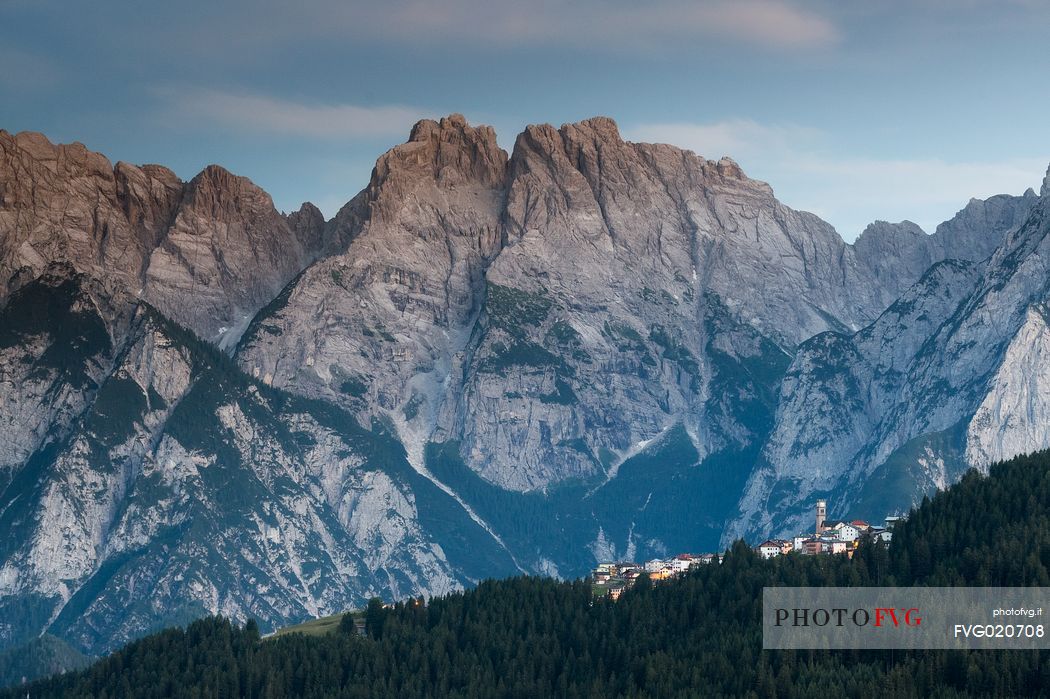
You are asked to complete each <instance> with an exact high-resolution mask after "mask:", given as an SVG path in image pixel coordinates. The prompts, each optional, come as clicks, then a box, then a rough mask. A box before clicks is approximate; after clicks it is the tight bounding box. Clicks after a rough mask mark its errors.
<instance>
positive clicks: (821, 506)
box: [817, 500, 828, 534]
mask: <svg viewBox="0 0 1050 699" xmlns="http://www.w3.org/2000/svg"><path fill="white" fill-rule="evenodd" d="M827 514H828V502H827V500H817V534H820V530H821V529H823V528H824V518H825V517H827Z"/></svg>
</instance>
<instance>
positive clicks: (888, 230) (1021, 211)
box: [853, 189, 1038, 298]
mask: <svg viewBox="0 0 1050 699" xmlns="http://www.w3.org/2000/svg"><path fill="white" fill-rule="evenodd" d="M1037 201H1038V197H1037V196H1036V195H1035V192H1034V191H1032V190H1031V189H1029V190H1028V191H1027V192H1025V193H1024V194H1023V195H1021V196H1011V195H1009V194H1000V195H997V196H994V197H990V198H988V199H971V200H970V201H969V203H968V204H967V205H966V206H965V207H963V209H962V210H961V211H959V213H957V214H956V215H955V216H953V217H952V218H951V219H949V220H948V221H945V222H944V223H942V224H940V225H939V226H937V230H936V232H934V233H933V234H932V235H927V234H926V233H925V232H923V230H922V229H921V228H919V226H917V225H915V224H914V223H912V222H911V221H901V222H900V223H887V222H886V221H876V222H874V223H872V224H871V225H869V226H868V227H867V228H865V229H864V232H863V233H861V235H860V237H858V238H857V240H856V242H855V243H854V244H853V248H854V250H855V251H856V254H857V259H858V260H859V261H860V263H861V264H862V265H864V266H865V267H867V268H868V269H869V270H871V272H872V273H873V274H874V275H875V278H876V279H877V280H878V283H879V285H880V286H881V287H882V288H883V290H884V292H885V293H888V294H891V295H892V297H893V298H896V297H897V296H899V295H900V294H902V293H904V291H905V290H906V289H907V288H908V287H909V286H910V285H911V284H913V283H914V282H915V281H917V280H918V279H919V277H921V276H922V274H923V273H924V272H925V271H926V270H927V269H929V267H930V265H933V264H936V263H937V262H940V261H941V260H947V259H955V260H966V261H970V262H980V261H982V260H986V259H988V257H990V256H991V254H992V253H993V252H995V250H996V248H998V247H999V245H1000V243H1002V242H1003V238H1004V237H1005V236H1006V234H1007V233H1008V232H1009V231H1011V230H1012V229H1014V228H1017V227H1018V226H1020V225H1021V224H1022V223H1024V221H1025V219H1027V218H1028V214H1029V212H1030V211H1031V209H1032V207H1033V206H1035V203H1036V202H1037Z"/></svg>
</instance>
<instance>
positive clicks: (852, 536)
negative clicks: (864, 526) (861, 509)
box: [833, 522, 860, 542]
mask: <svg viewBox="0 0 1050 699" xmlns="http://www.w3.org/2000/svg"><path fill="white" fill-rule="evenodd" d="M833 531H834V532H835V538H836V539H841V540H842V541H851V542H852V541H856V540H857V539H859V538H860V529H858V528H857V527H856V526H854V525H852V524H849V523H847V522H839V523H838V524H837V525H836V526H835V529H834V530H833Z"/></svg>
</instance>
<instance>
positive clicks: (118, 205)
mask: <svg viewBox="0 0 1050 699" xmlns="http://www.w3.org/2000/svg"><path fill="white" fill-rule="evenodd" d="M319 219H320V212H318V211H317V210H316V209H315V208H313V207H307V206H304V208H303V209H302V210H300V211H299V212H297V213H296V214H293V215H292V216H290V217H288V219H286V218H285V217H283V216H281V214H279V213H278V212H277V211H276V210H275V209H274V207H273V202H272V201H271V200H270V197H269V195H267V194H266V193H265V192H263V191H262V190H261V189H259V188H258V187H256V186H255V185H253V184H252V183H251V182H249V181H248V180H247V179H245V178H242V177H235V176H234V175H231V174H230V173H229V172H227V171H225V170H223V169H222V168H220V167H218V166H211V167H209V168H207V169H206V170H205V171H204V172H202V173H201V174H200V175H198V176H197V177H196V178H194V179H193V180H192V181H190V182H188V183H185V184H184V183H183V182H181V181H180V180H179V179H178V178H177V177H176V176H175V174H174V173H173V172H171V171H170V170H168V169H167V168H163V167H160V166H158V165H145V166H142V167H137V166H135V165H129V164H128V163H117V165H116V166H113V165H112V164H111V163H110V162H109V160H107V159H106V158H105V157H104V156H102V155H100V154H98V153H93V152H91V151H89V150H88V149H87V148H85V147H84V146H83V145H81V144H79V143H74V144H72V145H53V144H52V143H50V142H49V141H48V140H47V139H46V138H45V137H44V136H42V135H41V134H35V133H20V134H17V135H14V136H12V135H10V134H8V133H7V132H4V131H0V303H3V302H5V301H6V299H7V298H8V297H9V296H10V294H11V293H12V292H13V291H14V290H15V289H17V288H18V286H20V285H21V284H23V283H25V282H26V281H28V280H30V279H35V278H36V277H37V276H39V275H40V274H41V273H42V272H43V270H44V269H45V268H46V267H47V266H48V265H49V264H50V263H52V262H65V263H68V264H71V265H73V266H74V267H75V268H76V269H77V270H78V271H80V272H83V273H86V274H89V275H91V276H92V277H94V278H95V279H97V280H99V281H100V282H101V283H104V284H105V285H107V287H108V288H110V289H111V290H112V291H113V292H114V293H116V292H118V291H119V292H121V293H124V294H127V295H129V296H140V297H142V298H145V299H147V300H149V301H150V303H152V304H153V305H155V306H156V307H157V308H158V309H160V310H161V311H162V312H163V313H165V314H166V315H167V316H169V317H171V318H175V319H177V320H178V321H179V322H180V323H182V324H184V325H186V326H187V327H189V328H191V329H192V330H194V332H196V333H198V334H199V335H200V336H201V337H204V338H206V339H207V340H209V341H211V342H215V343H217V344H220V345H223V346H232V344H235V343H236V340H237V339H238V338H239V336H240V333H241V332H243V330H244V328H245V327H247V324H248V322H249V321H250V320H251V318H252V317H253V316H254V315H255V313H256V312H257V311H258V310H259V309H260V308H262V307H263V306H265V305H266V304H267V303H268V302H269V301H270V300H272V299H273V297H274V296H276V295H277V293H278V292H279V291H280V290H281V288H282V287H284V285H285V284H287V283H288V281H290V280H291V279H292V278H293V277H294V276H295V275H296V274H298V273H299V272H300V271H302V269H303V268H305V267H306V265H307V264H309V263H310V262H312V261H313V260H314V259H316V258H317V257H318V256H319V255H320V254H321V253H322V252H325V251H327V250H328V249H329V248H330V247H331V246H332V245H333V244H334V245H337V243H334V242H333V240H335V239H336V238H337V237H338V236H337V235H336V232H333V236H331V237H330V236H329V235H328V234H327V228H326V226H325V225H324V222H323V220H319Z"/></svg>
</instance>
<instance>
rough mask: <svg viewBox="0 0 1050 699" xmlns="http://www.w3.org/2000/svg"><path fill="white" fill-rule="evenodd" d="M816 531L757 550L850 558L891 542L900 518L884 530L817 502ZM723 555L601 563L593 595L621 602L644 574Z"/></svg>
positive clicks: (676, 570)
mask: <svg viewBox="0 0 1050 699" xmlns="http://www.w3.org/2000/svg"><path fill="white" fill-rule="evenodd" d="M816 514H817V521H816V524H817V526H816V529H815V530H814V532H813V533H812V534H799V535H798V536H796V537H793V538H791V539H768V540H766V541H763V542H762V543H761V544H759V545H758V546H756V547H755V551H757V552H758V555H760V556H761V557H762V558H775V557H776V556H783V555H785V554H788V553H791V552H792V551H797V552H799V553H801V554H803V555H819V554H845V555H847V556H849V557H850V558H852V557H853V552H854V551H855V550H856V549H857V547H858V546H859V545H860V542H861V541H862V540H863V539H881V540H882V541H885V542H889V541H890V539H891V538H892V536H893V533H892V530H893V525H894V524H896V522H897V520H898V519H900V518H899V517H887V518H886V526H885V527H877V526H873V525H871V524H868V523H867V522H865V521H863V520H859V519H855V520H852V521H846V520H834V519H826V515H827V502H826V501H824V500H818V501H817V513H816ZM722 557H723V554H720V553H702V554H691V553H681V554H678V555H677V556H675V557H674V558H669V559H667V560H660V559H653V560H651V561H648V562H647V563H645V564H644V565H643V564H639V563H599V564H598V566H597V567H596V568H595V569H594V570H593V571H592V572H591V580H592V581H593V590H594V594H595V595H596V596H599V597H605V596H608V597H609V599H613V600H615V599H619V598H620V595H622V594H623V591H624V590H626V589H628V588H630V587H631V586H632V585H634V583H635V581H637V580H638V578H639V576H641V575H642V574H643V573H645V574H646V575H648V577H649V579H650V580H652V581H654V582H659V581H662V580H668V579H670V578H673V577H675V576H678V575H682V574H683V573H686V572H688V571H689V570H690V569H691V568H693V567H695V566H699V565H710V564H711V563H721V562H722Z"/></svg>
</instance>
